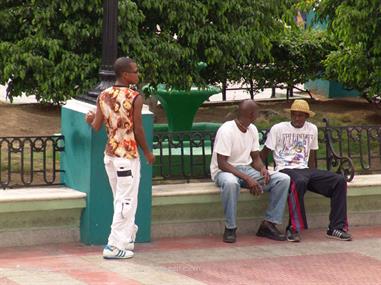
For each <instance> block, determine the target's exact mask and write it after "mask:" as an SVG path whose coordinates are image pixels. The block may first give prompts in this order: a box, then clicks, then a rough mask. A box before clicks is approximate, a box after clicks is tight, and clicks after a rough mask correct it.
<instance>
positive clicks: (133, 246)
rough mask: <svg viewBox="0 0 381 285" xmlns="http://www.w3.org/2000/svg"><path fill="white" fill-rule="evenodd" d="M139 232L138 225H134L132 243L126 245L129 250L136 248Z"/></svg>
mask: <svg viewBox="0 0 381 285" xmlns="http://www.w3.org/2000/svg"><path fill="white" fill-rule="evenodd" d="M137 232H138V226H137V225H134V231H133V232H132V236H131V241H130V243H129V244H128V245H127V246H126V249H127V250H134V248H135V239H136V233H137Z"/></svg>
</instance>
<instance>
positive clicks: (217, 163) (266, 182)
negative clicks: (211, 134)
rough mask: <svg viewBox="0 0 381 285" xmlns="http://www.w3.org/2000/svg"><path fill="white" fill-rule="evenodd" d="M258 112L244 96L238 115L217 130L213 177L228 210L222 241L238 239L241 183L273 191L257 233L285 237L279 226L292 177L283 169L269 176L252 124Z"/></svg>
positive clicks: (254, 191)
mask: <svg viewBox="0 0 381 285" xmlns="http://www.w3.org/2000/svg"><path fill="white" fill-rule="evenodd" d="M257 115H258V107H257V105H256V104H255V102H254V101H253V100H244V101H242V102H241V104H240V105H239V110H238V117H237V119H235V120H233V121H228V122H225V123H224V124H223V125H222V126H221V127H220V128H219V129H218V131H217V135H216V139H215V143H214V148H213V155H212V161H211V165H210V172H211V176H212V179H213V181H215V183H216V185H217V186H218V187H220V189H221V199H222V205H223V208H224V214H225V232H224V235H223V241H224V242H228V243H233V242H235V241H236V230H237V223H236V216H237V202H238V197H239V192H240V188H241V187H245V188H248V189H249V190H250V193H252V194H253V195H262V194H263V192H264V191H265V192H270V203H269V205H268V208H267V211H266V215H265V219H264V220H263V222H262V223H261V225H260V227H259V229H258V232H257V236H262V237H267V238H270V239H273V240H280V241H281V240H285V239H286V238H285V236H284V235H283V234H282V233H281V232H280V231H279V230H278V229H277V228H276V226H275V225H276V224H281V223H282V220H283V213H284V207H285V203H286V200H287V194H288V188H289V185H290V178H289V177H288V176H287V175H285V174H283V173H274V174H272V175H271V176H270V174H269V173H268V171H267V169H266V167H265V165H264V164H263V162H262V160H261V157H260V154H259V136H258V130H257V128H256V127H255V126H254V125H253V124H252V123H253V122H254V121H255V119H256V118H257Z"/></svg>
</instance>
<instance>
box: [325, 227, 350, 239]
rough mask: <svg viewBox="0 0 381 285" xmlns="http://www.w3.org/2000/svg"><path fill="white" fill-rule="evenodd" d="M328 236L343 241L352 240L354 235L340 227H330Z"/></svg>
mask: <svg viewBox="0 0 381 285" xmlns="http://www.w3.org/2000/svg"><path fill="white" fill-rule="evenodd" d="M326 236H327V238H333V239H338V240H343V241H350V240H352V236H351V235H350V234H348V233H347V232H346V231H343V230H339V229H335V230H333V229H328V230H327V235H326Z"/></svg>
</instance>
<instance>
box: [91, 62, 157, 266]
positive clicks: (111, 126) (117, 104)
mask: <svg viewBox="0 0 381 285" xmlns="http://www.w3.org/2000/svg"><path fill="white" fill-rule="evenodd" d="M113 68H114V71H115V75H116V82H115V85H114V86H112V87H110V88H108V89H106V90H104V91H103V92H102V93H101V94H100V95H99V97H98V100H97V109H96V112H95V114H94V113H93V112H91V111H90V112H89V113H87V115H86V121H87V123H89V124H90V125H91V127H93V128H94V129H95V130H96V131H98V130H99V129H100V128H101V126H102V124H103V123H105V126H106V131H107V137H108V140H107V144H106V149H105V156H104V163H105V168H106V172H107V175H108V178H109V182H110V186H111V190H112V194H113V198H114V215H113V220H112V225H111V233H110V236H109V238H108V244H107V245H106V247H105V248H104V250H103V257H104V258H106V259H124V258H130V257H132V256H133V255H134V252H133V249H134V242H135V236H136V232H137V230H138V227H137V225H135V213H136V208H137V202H138V190H139V182H140V160H139V154H138V146H140V147H141V148H142V150H143V153H144V156H145V158H146V160H147V162H148V163H150V164H152V163H153V162H154V160H155V157H154V156H153V154H152V153H151V152H150V150H149V149H148V146H147V143H146V139H145V135H144V130H143V124H142V114H141V112H142V106H143V98H142V97H141V96H140V95H139V93H138V92H136V91H134V90H132V89H130V88H129V85H130V84H137V83H138V81H139V78H138V67H137V65H136V63H135V62H134V61H133V60H132V59H130V58H127V57H121V58H118V59H117V60H116V61H115V63H114V66H113Z"/></svg>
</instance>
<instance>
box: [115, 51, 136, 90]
mask: <svg viewBox="0 0 381 285" xmlns="http://www.w3.org/2000/svg"><path fill="white" fill-rule="evenodd" d="M113 68H114V72H115V75H116V81H117V83H118V84H125V85H129V84H137V83H138V82H139V71H138V66H137V64H136V62H135V61H134V60H133V59H131V58H129V57H119V58H118V59H117V60H115V62H114V65H113Z"/></svg>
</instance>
